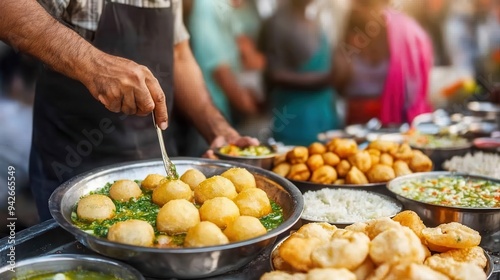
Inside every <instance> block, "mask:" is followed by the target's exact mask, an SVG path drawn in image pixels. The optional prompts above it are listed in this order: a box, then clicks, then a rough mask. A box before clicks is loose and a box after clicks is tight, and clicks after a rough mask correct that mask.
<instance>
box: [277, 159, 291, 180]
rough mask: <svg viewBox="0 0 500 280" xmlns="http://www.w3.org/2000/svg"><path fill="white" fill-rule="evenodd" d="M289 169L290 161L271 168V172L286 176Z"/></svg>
mask: <svg viewBox="0 0 500 280" xmlns="http://www.w3.org/2000/svg"><path fill="white" fill-rule="evenodd" d="M291 169H292V165H290V163H288V162H282V163H280V164H278V165H276V166H275V167H274V168H273V172H274V173H276V174H278V175H280V176H283V177H286V176H287V175H288V173H290V170H291Z"/></svg>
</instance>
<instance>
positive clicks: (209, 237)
mask: <svg viewBox="0 0 500 280" xmlns="http://www.w3.org/2000/svg"><path fill="white" fill-rule="evenodd" d="M227 243H229V239H228V238H227V236H226V235H224V233H222V230H221V229H220V228H219V227H218V226H217V225H216V224H214V223H211V222H208V221H203V222H200V223H198V224H196V225H195V226H193V227H191V228H190V229H189V230H188V231H187V234H186V238H185V239H184V247H205V246H217V245H223V244H227Z"/></svg>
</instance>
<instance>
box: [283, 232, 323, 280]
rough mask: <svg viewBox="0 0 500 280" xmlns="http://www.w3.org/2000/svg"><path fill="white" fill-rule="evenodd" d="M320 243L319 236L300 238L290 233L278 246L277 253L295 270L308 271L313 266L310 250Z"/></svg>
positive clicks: (321, 242)
mask: <svg viewBox="0 0 500 280" xmlns="http://www.w3.org/2000/svg"><path fill="white" fill-rule="evenodd" d="M322 245H323V241H321V239H319V238H314V237H308V238H301V237H295V236H293V235H292V236H290V237H289V238H287V239H286V240H285V241H284V242H283V244H281V246H280V247H279V255H280V257H281V258H283V260H285V262H287V263H289V264H290V265H291V266H292V267H293V268H294V269H296V270H297V271H308V270H310V269H312V268H314V264H313V262H312V259H311V254H312V252H313V251H314V250H315V249H316V248H317V247H319V246H322Z"/></svg>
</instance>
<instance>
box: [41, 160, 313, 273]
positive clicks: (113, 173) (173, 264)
mask: <svg viewBox="0 0 500 280" xmlns="http://www.w3.org/2000/svg"><path fill="white" fill-rule="evenodd" d="M173 163H174V164H175V165H176V167H177V171H178V172H179V173H180V174H182V173H184V172H185V171H186V170H188V169H190V168H196V169H198V170H200V171H201V172H203V173H204V174H205V175H206V176H207V177H208V176H213V175H216V174H221V173H222V172H224V171H226V170H227V169H229V168H231V167H242V168H246V169H247V170H249V171H250V172H251V173H252V174H254V176H255V178H256V181H257V186H258V187H259V188H261V189H262V190H264V191H265V192H266V193H267V195H268V196H269V197H270V198H271V199H273V200H274V201H276V202H277V203H278V204H279V205H280V206H281V207H282V208H283V213H284V218H285V221H284V222H283V224H281V225H280V226H278V227H277V228H276V229H274V230H271V231H269V232H268V233H266V234H265V235H262V236H259V237H257V238H253V239H250V240H245V241H242V242H236V243H230V244H227V245H222V246H211V247H202V248H169V249H167V248H148V247H138V246H131V245H125V244H119V243H114V242H110V241H108V240H107V239H104V238H99V237H96V236H93V235H91V234H88V233H86V232H84V231H82V230H80V229H79V228H77V227H76V226H74V225H73V224H72V222H71V212H72V211H73V209H74V207H75V205H76V203H77V202H78V200H79V199H80V197H82V196H83V195H86V194H88V193H89V192H91V191H93V190H96V189H99V188H102V187H103V186H104V185H105V184H106V183H108V182H112V181H115V180H118V179H124V178H127V179H143V178H145V177H146V176H147V175H148V174H151V173H160V174H164V173H165V169H164V167H163V162H162V161H156V160H155V161H143V162H134V163H125V164H118V165H112V166H109V167H104V168H98V169H96V170H93V171H90V172H88V173H85V174H82V175H80V176H77V177H75V178H73V179H71V180H69V181H67V182H66V183H64V184H63V185H61V186H60V187H59V188H57V189H56V191H55V192H54V193H53V194H52V196H51V198H50V200H49V207H50V212H51V214H52V216H53V217H54V219H55V220H56V221H57V222H58V223H59V225H61V227H63V228H64V229H65V230H67V231H69V232H70V233H71V234H73V235H74V236H75V237H76V239H77V240H78V241H80V242H81V243H82V244H84V245H85V246H87V247H88V248H90V249H91V250H93V251H95V252H97V253H99V254H102V255H105V256H108V257H112V258H115V259H120V260H123V261H125V262H127V263H129V264H131V265H132V266H134V267H136V268H137V269H139V270H140V271H141V272H142V273H143V274H144V275H147V276H151V277H159V278H169V277H175V278H201V277H209V276H213V275H219V274H223V273H225V272H228V271H232V270H235V269H238V268H240V267H242V266H243V265H245V264H247V263H249V262H250V261H251V260H252V259H254V258H255V257H256V256H257V255H258V254H259V253H260V252H261V251H262V250H264V249H265V248H267V247H268V246H271V245H272V244H273V243H274V241H275V240H276V238H277V236H278V235H279V234H281V233H283V232H285V231H287V230H288V229H289V228H291V227H292V226H293V225H294V224H295V223H296V222H297V221H298V220H299V219H300V215H301V214H302V210H303V208H304V202H303V198H302V194H301V193H300V191H299V190H298V189H297V188H296V187H295V186H294V185H293V184H292V183H291V182H289V181H288V180H286V179H284V178H282V177H280V176H278V175H276V174H274V173H272V172H270V171H266V170H263V169H261V168H256V167H253V166H249V165H245V164H241V163H235V162H224V161H216V160H209V159H189V158H178V159H174V160H173Z"/></svg>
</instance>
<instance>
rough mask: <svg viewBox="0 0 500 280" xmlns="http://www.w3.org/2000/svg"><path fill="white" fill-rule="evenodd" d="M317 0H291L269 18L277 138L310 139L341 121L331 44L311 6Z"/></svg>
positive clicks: (266, 45) (265, 43)
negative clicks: (333, 82)
mask: <svg viewBox="0 0 500 280" xmlns="http://www.w3.org/2000/svg"><path fill="white" fill-rule="evenodd" d="M311 2H312V1H311V0H290V1H286V2H284V3H283V4H282V6H280V8H279V9H278V11H277V12H276V14H275V15H274V16H273V17H271V18H270V19H269V21H267V22H266V23H265V24H264V28H263V32H262V36H261V39H260V40H261V46H262V48H263V51H264V52H265V54H266V59H267V65H268V69H267V74H266V76H267V81H268V85H269V86H270V94H271V96H270V100H271V102H272V106H273V109H272V113H273V123H272V129H271V130H272V132H273V137H274V138H275V140H276V141H279V142H283V143H284V144H286V145H309V144H311V143H312V142H315V141H317V135H318V133H321V132H324V131H327V130H331V129H336V128H338V127H339V125H340V124H339V119H338V116H337V112H336V105H335V91H334V90H333V88H332V87H331V85H330V83H331V74H330V67H331V62H332V60H331V48H330V46H329V43H328V41H327V38H326V36H325V34H324V33H323V32H322V30H321V28H320V27H319V24H317V22H316V21H315V20H314V19H311V18H309V17H308V16H307V13H306V10H307V7H308V5H309V4H310V3H311Z"/></svg>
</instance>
